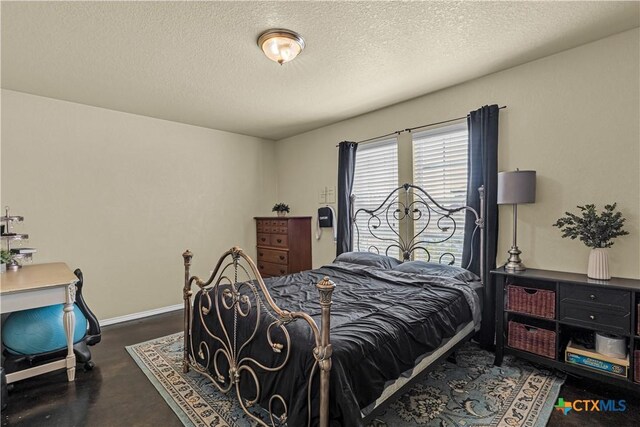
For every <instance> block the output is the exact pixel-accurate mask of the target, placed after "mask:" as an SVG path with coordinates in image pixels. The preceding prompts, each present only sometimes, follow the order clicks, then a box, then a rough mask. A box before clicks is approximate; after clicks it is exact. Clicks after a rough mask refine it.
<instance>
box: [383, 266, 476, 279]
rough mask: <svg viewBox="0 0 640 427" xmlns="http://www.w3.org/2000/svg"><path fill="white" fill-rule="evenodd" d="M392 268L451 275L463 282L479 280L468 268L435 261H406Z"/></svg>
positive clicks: (403, 271) (433, 274) (434, 274)
mask: <svg viewBox="0 0 640 427" xmlns="http://www.w3.org/2000/svg"><path fill="white" fill-rule="evenodd" d="M393 270H394V271H400V272H402V273H413V274H424V275H428V276H441V277H451V278H454V279H458V280H462V281H463V282H473V281H476V280H480V278H479V277H478V276H476V275H475V274H473V273H472V272H470V271H469V270H465V269H464V268H462V267H456V266H454V265H446V264H438V263H435V262H426V261H406V262H403V263H402V264H400V265H398V266H396V267H393Z"/></svg>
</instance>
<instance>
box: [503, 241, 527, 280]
mask: <svg viewBox="0 0 640 427" xmlns="http://www.w3.org/2000/svg"><path fill="white" fill-rule="evenodd" d="M521 253H522V251H521V250H520V249H518V247H517V246H511V249H509V259H507V263H506V264H505V265H504V270H505V271H508V272H509V273H518V272H521V271H525V270H526V269H527V268H526V267H525V266H524V264H523V263H522V260H521V259H520V254H521Z"/></svg>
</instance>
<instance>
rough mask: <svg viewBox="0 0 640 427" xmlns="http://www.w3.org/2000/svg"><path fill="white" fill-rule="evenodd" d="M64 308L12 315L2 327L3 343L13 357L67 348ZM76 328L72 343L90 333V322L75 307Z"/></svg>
mask: <svg viewBox="0 0 640 427" xmlns="http://www.w3.org/2000/svg"><path fill="white" fill-rule="evenodd" d="M63 308H64V305H63V304H58V305H50V306H48V307H40V308H33V309H30V310H22V311H16V312H14V313H11V314H10V315H9V316H8V317H7V319H6V321H4V322H3V325H2V344H4V346H5V347H6V349H7V350H8V351H9V352H11V353H13V354H40V353H47V352H49V351H53V350H60V349H61V348H66V347H67V337H66V335H65V333H64V322H63V318H62V315H63V313H64V311H63ZM73 312H74V314H75V317H76V325H75V326H76V327H75V330H74V331H73V342H74V343H77V342H78V341H80V340H82V338H84V336H85V335H86V334H87V319H86V318H85V317H84V314H82V311H80V309H79V308H78V306H77V305H75V304H74V305H73Z"/></svg>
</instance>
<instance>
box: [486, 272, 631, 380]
mask: <svg viewBox="0 0 640 427" xmlns="http://www.w3.org/2000/svg"><path fill="white" fill-rule="evenodd" d="M491 274H492V277H493V283H494V285H495V291H496V312H497V313H496V314H497V319H496V320H497V322H496V358H495V362H494V363H495V364H496V365H498V366H500V365H501V364H502V359H503V356H504V354H512V355H515V356H518V357H522V358H524V359H527V360H530V361H532V362H536V363H539V364H542V365H546V366H549V367H552V368H556V369H558V370H561V371H564V372H567V373H570V374H573V375H578V376H582V377H586V378H589V379H593V380H597V381H602V382H604V383H608V384H612V385H617V386H620V387H624V388H627V389H630V390H634V391H636V392H640V317H639V312H640V280H638V279H623V278H616V277H614V278H612V279H611V280H594V279H589V278H588V277H587V276H586V275H584V274H576V273H565V272H559V271H548V270H538V269H527V270H526V271H524V272H521V273H509V272H506V271H505V270H504V268H498V269H496V270H493V271H492V272H491ZM595 332H601V333H606V334H614V335H617V336H619V337H624V338H625V339H626V345H627V349H626V350H627V356H628V359H629V368H628V371H627V372H626V375H625V372H624V370H622V371H618V372H619V373H618V374H614V373H609V372H603V371H600V370H597V369H596V368H588V367H584V366H580V365H577V364H573V363H569V362H566V361H565V351H566V350H567V346H568V344H569V341H570V340H572V339H573V340H575V339H576V337H579V336H585V335H590V334H592V333H595ZM592 351H595V350H592Z"/></svg>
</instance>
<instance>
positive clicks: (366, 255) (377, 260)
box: [333, 252, 401, 270]
mask: <svg viewBox="0 0 640 427" xmlns="http://www.w3.org/2000/svg"><path fill="white" fill-rule="evenodd" d="M333 262H348V263H351V264H360V265H368V266H371V267H378V268H382V269H385V270H390V269H392V268H394V267H396V266H398V265H400V264H401V262H400V261H399V260H397V259H395V258H392V257H390V256H385V255H380V254H375V253H373V252H345V253H343V254H340V255H338V257H337V258H336V259H335V260H334V261H333Z"/></svg>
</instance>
